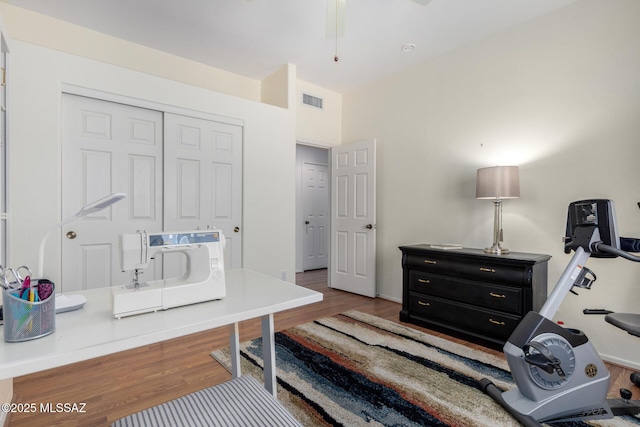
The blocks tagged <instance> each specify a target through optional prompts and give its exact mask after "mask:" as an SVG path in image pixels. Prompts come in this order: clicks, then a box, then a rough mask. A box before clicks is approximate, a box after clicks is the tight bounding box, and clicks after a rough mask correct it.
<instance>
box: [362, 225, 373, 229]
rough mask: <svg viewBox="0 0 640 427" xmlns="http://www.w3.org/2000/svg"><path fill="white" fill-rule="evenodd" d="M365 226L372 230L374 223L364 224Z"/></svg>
mask: <svg viewBox="0 0 640 427" xmlns="http://www.w3.org/2000/svg"><path fill="white" fill-rule="evenodd" d="M364 228H366V229H367V230H371V229H372V228H373V225H372V224H367V225H365V226H364Z"/></svg>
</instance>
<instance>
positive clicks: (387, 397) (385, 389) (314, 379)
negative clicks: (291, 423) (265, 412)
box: [212, 311, 640, 427]
mask: <svg viewBox="0 0 640 427" xmlns="http://www.w3.org/2000/svg"><path fill="white" fill-rule="evenodd" d="M241 354H242V361H241V368H242V373H243V375H246V374H249V375H253V376H255V377H256V378H258V379H259V380H260V381H262V380H263V377H262V366H263V362H262V346H261V340H260V339H256V340H253V341H249V342H245V343H242V344H241ZM212 355H213V356H214V358H216V359H217V360H218V361H219V362H220V363H222V364H223V365H224V366H225V367H227V369H229V367H230V365H231V362H230V358H229V349H224V350H219V351H215V352H213V353H212ZM276 365H277V378H278V399H279V400H280V402H281V403H282V404H283V405H284V406H285V407H286V408H287V409H288V410H289V411H290V412H291V413H292V414H293V415H294V416H295V417H296V418H297V419H298V420H299V421H300V422H301V423H302V424H304V425H305V426H347V427H352V426H398V427H399V426H474V427H475V426H487V427H499V426H518V425H520V424H519V423H518V422H517V421H516V420H515V419H513V418H512V417H511V416H510V415H509V414H508V413H507V412H506V411H505V410H504V409H503V408H502V407H500V406H499V405H498V404H497V403H495V402H494V401H493V400H492V399H491V398H490V397H488V396H486V395H485V394H484V393H482V392H481V391H480V390H479V389H478V388H477V387H476V383H477V380H479V379H480V378H488V379H490V380H491V381H493V383H494V384H496V385H497V386H498V387H500V388H502V389H509V388H512V387H514V383H513V380H512V378H511V374H510V373H509V370H508V366H507V363H506V361H505V360H504V358H502V357H496V356H493V355H491V354H489V353H485V352H482V351H475V350H472V349H470V348H468V347H465V346H462V345H459V344H456V343H453V342H450V341H448V340H445V339H442V338H438V337H435V336H433V335H429V334H426V333H423V332H421V331H418V330H415V329H412V328H409V327H405V326H403V325H400V324H397V323H394V322H390V321H388V320H385V319H380V318H378V317H375V316H372V315H369V314H365V313H361V312H358V311H349V312H346V313H343V314H340V315H337V316H333V317H327V318H324V319H321V320H317V321H314V322H310V323H305V324H303V325H300V326H297V327H294V328H291V329H288V330H286V331H282V332H278V333H277V334H276ZM564 425H572V426H580V425H584V426H586V425H587V424H585V423H572V424H564ZM590 425H597V426H616V427H617V426H632V425H636V426H637V425H640V422H638V419H637V418H621V417H616V418H615V419H614V420H605V421H599V422H597V423H595V422H593V423H590Z"/></svg>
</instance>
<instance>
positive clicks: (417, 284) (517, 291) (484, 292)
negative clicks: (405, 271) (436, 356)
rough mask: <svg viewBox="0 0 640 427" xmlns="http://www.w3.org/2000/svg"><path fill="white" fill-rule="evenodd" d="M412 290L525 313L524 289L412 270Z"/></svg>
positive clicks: (410, 275)
mask: <svg viewBox="0 0 640 427" xmlns="http://www.w3.org/2000/svg"><path fill="white" fill-rule="evenodd" d="M409 289H410V291H412V292H419V293H421V294H425V295H431V296H439V297H442V298H445V299H452V300H455V301H459V302H465V303H469V304H472V305H477V306H481V307H485V308H492V309H494V310H499V311H507V312H510V313H514V314H521V315H522V314H525V313H524V312H523V311H524V307H523V297H522V292H523V290H522V288H517V287H511V286H501V285H493V284H489V283H482V282H474V281H470V280H465V279H458V278H454V277H446V276H439V275H435V274H428V273H422V272H420V271H416V270H412V271H410V272H409Z"/></svg>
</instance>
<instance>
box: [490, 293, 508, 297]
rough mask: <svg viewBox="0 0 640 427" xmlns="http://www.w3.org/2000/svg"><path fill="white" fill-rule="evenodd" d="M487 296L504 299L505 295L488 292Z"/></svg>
mask: <svg viewBox="0 0 640 427" xmlns="http://www.w3.org/2000/svg"><path fill="white" fill-rule="evenodd" d="M489 295H491V296H492V297H494V298H506V297H507V296H506V295H503V294H496V293H495V292H489Z"/></svg>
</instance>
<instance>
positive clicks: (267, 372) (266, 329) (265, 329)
mask: <svg viewBox="0 0 640 427" xmlns="http://www.w3.org/2000/svg"><path fill="white" fill-rule="evenodd" d="M262 360H264V386H265V388H266V389H267V391H268V392H269V393H271V394H272V395H273V397H277V396H276V394H277V392H278V390H277V387H276V385H277V383H276V343H275V337H274V330H273V314H267V315H266V316H263V317H262Z"/></svg>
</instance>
